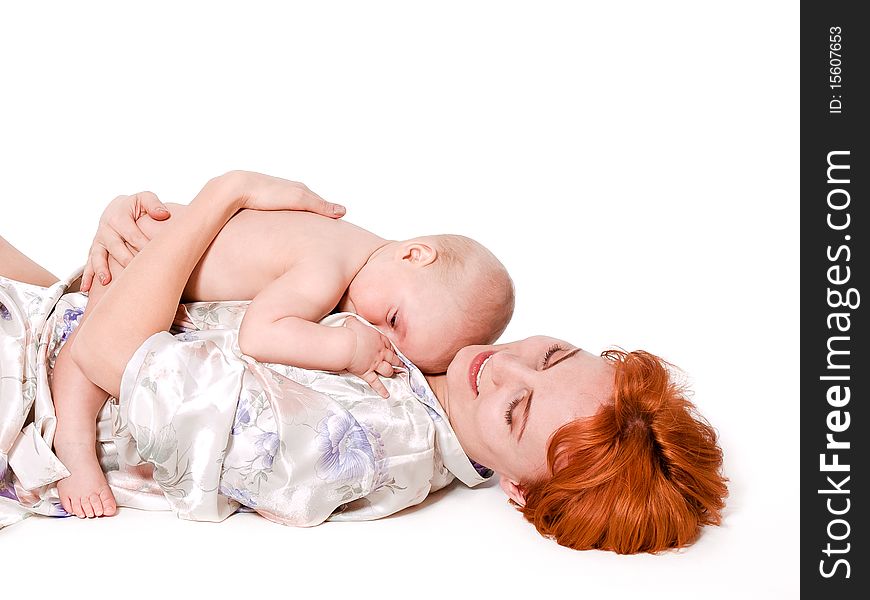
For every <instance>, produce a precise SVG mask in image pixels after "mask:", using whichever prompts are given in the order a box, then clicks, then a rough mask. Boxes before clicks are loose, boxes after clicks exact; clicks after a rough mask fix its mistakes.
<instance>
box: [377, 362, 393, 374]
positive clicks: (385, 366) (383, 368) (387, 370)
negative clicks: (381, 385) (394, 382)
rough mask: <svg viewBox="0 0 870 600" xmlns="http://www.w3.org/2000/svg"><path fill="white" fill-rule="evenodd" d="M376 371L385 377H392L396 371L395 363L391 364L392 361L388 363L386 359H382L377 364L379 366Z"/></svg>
mask: <svg viewBox="0 0 870 600" xmlns="http://www.w3.org/2000/svg"><path fill="white" fill-rule="evenodd" d="M375 371H376V372H377V373H378V374H379V375H383V376H384V377H392V376H393V375H394V374H395V373H396V371H395V369H393V365H391V364H390V363H388V362H387V361H385V360H384V361H381V362H380V363H379V364H378V366H377V368H376V369H375Z"/></svg>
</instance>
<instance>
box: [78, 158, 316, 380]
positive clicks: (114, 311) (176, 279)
mask: <svg viewBox="0 0 870 600" xmlns="http://www.w3.org/2000/svg"><path fill="white" fill-rule="evenodd" d="M323 205H324V201H323V199H322V198H320V197H319V196H317V195H316V194H314V193H313V192H311V191H310V190H308V188H306V187H305V186H304V185H302V184H299V183H295V182H292V181H287V180H285V179H279V178H276V177H269V176H267V175H261V174H259V173H247V172H243V171H233V172H230V173H227V174H226V175H222V176H220V177H217V178H215V179H212V180H211V181H209V182H208V183H207V184H206V185H205V187H203V189H202V190H201V191H200V193H199V194H198V195H197V196H196V198H194V200H193V202H192V203H191V204H190V206H189V207H188V210H186V211H185V212H184V214H181V215H178V216H177V217H173V218H172V219H169V221H168V222H167V224H166V226H165V228H164V230H163V231H162V232H161V233H160V234H159V235H157V236H156V237H155V238H154V239H153V240H151V242H150V243H148V244H147V245H146V246H145V248H144V249H143V250H142V251H141V252H140V253H139V254H138V255H136V257H135V258H134V259H133V260H132V261H131V262H130V263H129V265H128V266H127V268H126V269H125V270H124V272H123V273H122V274H121V276H120V277H117V278H116V280H115V282H114V283H113V284H112V286H111V287H110V288H109V290H108V291H107V292H106V294H105V296H104V297H103V298H102V300H101V301H100V303H99V304H98V305H97V306H96V307H95V309H94V311H93V313H92V314H91V316H90V318H89V319H88V321H87V322H86V323H84V324H83V325H82V326H81V328H80V331H79V333H78V337H77V339H76V344H75V346H74V347H73V349H72V355H73V359H74V360H75V361H76V363H77V364H78V365H79V368H80V369H81V370H82V371H83V372H84V374H85V375H86V376H87V377H88V378H89V379H90V380H91V381H93V382H94V383H95V384H96V385H98V386H99V387H101V388H103V389H104V390H106V391H107V392H108V393H110V394H112V395H114V396H117V395H118V393H119V389H120V385H121V377H122V375H123V373H124V368H125V367H126V365H127V362H128V361H129V360H130V358H131V357H132V356H133V354H134V352H135V351H136V349H137V348H139V346H141V345H142V343H143V342H144V341H145V340H146V339H148V338H149V337H150V336H151V335H153V334H155V333H157V332H158V331H164V330H166V329H168V328H169V326H170V325H171V324H172V319H173V317H174V315H175V311H176V309H177V308H178V301H179V299H180V298H181V293H182V291H183V290H184V286H185V285H186V283H187V280H188V278H189V277H190V274H191V273H192V272H193V269H194V267H196V265H197V263H198V262H199V260H200V258H201V257H202V255H203V254H204V253H205V250H206V249H207V248H208V246H209V244H211V242H212V240H213V239H214V238H215V236H216V235H217V233H218V232H219V231H220V230H221V228H222V227H223V226H224V225H225V224H226V223H227V221H229V220H230V218H231V217H232V216H233V215H234V214H235V213H236V212H237V211H238V210H240V209H242V208H252V209H259V210H288V209H291V210H312V211H316V212H320V211H322V210H323Z"/></svg>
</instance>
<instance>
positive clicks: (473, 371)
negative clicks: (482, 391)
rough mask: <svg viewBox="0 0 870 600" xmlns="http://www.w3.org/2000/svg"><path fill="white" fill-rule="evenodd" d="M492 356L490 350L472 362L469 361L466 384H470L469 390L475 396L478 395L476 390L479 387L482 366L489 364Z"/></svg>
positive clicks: (492, 352)
mask: <svg viewBox="0 0 870 600" xmlns="http://www.w3.org/2000/svg"><path fill="white" fill-rule="evenodd" d="M493 354H495V352H494V351H492V350H489V351H487V352H481V353H480V354H478V355H477V356H475V357H474V360H472V361H471V365H469V368H468V382H469V383H470V384H471V389H472V391H473V392H474V395H475V396H477V395H478V394H479V392H478V388H479V387H480V374H481V373H483V366H484V365H485V364H486V363H487V362H489V359H490V358H492V355H493Z"/></svg>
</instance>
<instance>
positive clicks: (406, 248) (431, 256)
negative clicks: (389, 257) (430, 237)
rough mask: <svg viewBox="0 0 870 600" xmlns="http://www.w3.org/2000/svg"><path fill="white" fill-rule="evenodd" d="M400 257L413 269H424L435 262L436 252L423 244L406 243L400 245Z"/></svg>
mask: <svg viewBox="0 0 870 600" xmlns="http://www.w3.org/2000/svg"><path fill="white" fill-rule="evenodd" d="M401 257H402V260H407V261H408V262H410V263H411V264H412V265H414V266H415V267H425V266H426V265H430V264H432V263H433V262H435V259H436V258H438V251H437V250H436V249H435V248H434V247H432V246H430V245H429V244H424V243H423V242H406V243H405V244H403V245H402V250H401Z"/></svg>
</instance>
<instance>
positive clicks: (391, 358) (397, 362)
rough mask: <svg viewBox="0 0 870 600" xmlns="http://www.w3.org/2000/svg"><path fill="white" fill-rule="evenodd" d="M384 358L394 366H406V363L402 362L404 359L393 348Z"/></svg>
mask: <svg viewBox="0 0 870 600" xmlns="http://www.w3.org/2000/svg"><path fill="white" fill-rule="evenodd" d="M384 360H385V361H386V362H388V363H390V364H391V365H393V366H394V367H404V366H405V363H403V362H402V359H401V358H399V357H398V355H397V354H396V353H395V352H393V351H392V350H389V351H387V354H386V356H384Z"/></svg>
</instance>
